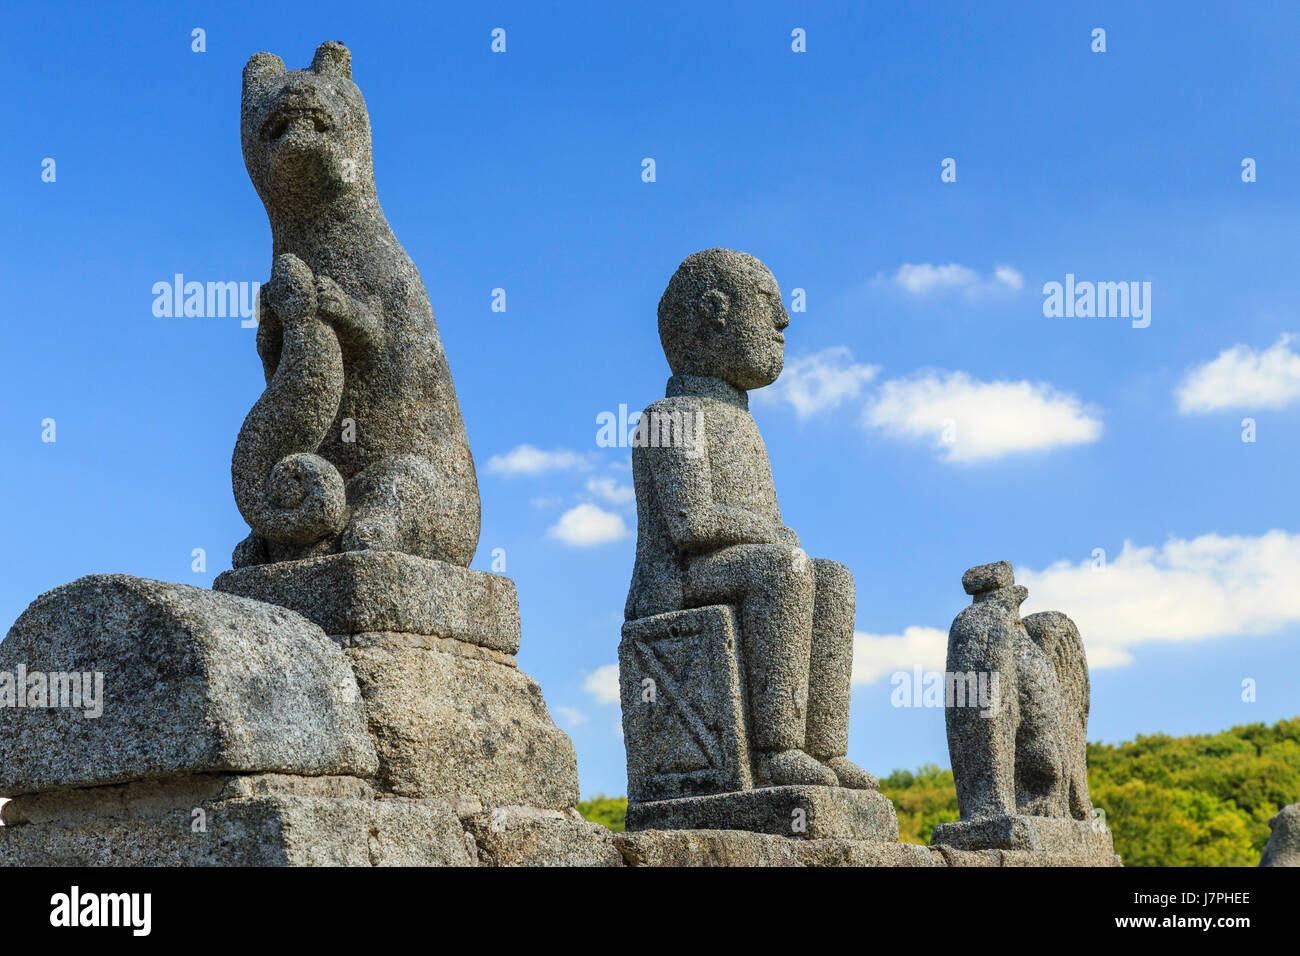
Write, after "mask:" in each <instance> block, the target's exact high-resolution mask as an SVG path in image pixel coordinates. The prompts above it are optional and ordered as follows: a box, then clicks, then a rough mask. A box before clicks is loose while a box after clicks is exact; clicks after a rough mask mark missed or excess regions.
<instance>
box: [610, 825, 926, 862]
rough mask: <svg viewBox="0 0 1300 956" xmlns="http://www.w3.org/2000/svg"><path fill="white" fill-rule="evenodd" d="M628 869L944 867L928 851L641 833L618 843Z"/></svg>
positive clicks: (762, 836) (733, 835) (911, 846)
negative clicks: (648, 867) (678, 867)
mask: <svg viewBox="0 0 1300 956" xmlns="http://www.w3.org/2000/svg"><path fill="white" fill-rule="evenodd" d="M614 844H615V845H616V846H617V847H618V850H619V852H620V853H622V854H623V859H624V860H625V861H627V864H628V866H704V867H708V866H727V867H737V866H765V867H766V866H776V867H784V866H942V865H943V863H942V862H937V861H936V858H935V856H934V854H932V853H931V852H930V849H929V848H928V847H923V846H919V845H918V844H915V843H882V842H879V841H862V840H792V839H790V838H789V837H783V836H774V835H772V834H768V833H746V832H744V831H742V830H641V831H638V832H635V833H620V834H618V835H617V836H615V838H614Z"/></svg>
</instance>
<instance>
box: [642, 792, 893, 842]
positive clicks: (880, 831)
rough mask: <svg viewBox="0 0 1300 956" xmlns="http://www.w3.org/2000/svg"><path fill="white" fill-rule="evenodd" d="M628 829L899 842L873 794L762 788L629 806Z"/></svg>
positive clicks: (884, 803) (888, 812)
mask: <svg viewBox="0 0 1300 956" xmlns="http://www.w3.org/2000/svg"><path fill="white" fill-rule="evenodd" d="M627 829H628V830H629V831H637V830H752V831H754V832H756V833H770V834H773V835H776V836H783V837H792V838H795V839H801V840H826V839H839V840H870V841H885V842H889V843H893V842H895V841H896V840H897V839H898V815H897V814H896V813H895V811H894V805H893V804H892V803H891V802H890V800H889V798H888V797H886V796H885V795H884V794H882V793H880V792H879V791H877V790H849V789H847V788H845V787H762V788H760V789H757V790H742V791H738V792H735V793H719V794H711V795H708V796H700V797H682V798H679V799H676V800H656V801H652V802H649V803H629V804H628V808H627Z"/></svg>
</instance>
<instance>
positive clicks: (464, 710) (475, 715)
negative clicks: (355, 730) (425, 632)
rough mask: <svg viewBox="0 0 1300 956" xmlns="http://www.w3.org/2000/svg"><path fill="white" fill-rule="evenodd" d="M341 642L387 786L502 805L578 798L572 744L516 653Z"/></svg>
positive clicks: (372, 638)
mask: <svg viewBox="0 0 1300 956" xmlns="http://www.w3.org/2000/svg"><path fill="white" fill-rule="evenodd" d="M346 643H347V644H348V646H347V647H346V648H345V651H344V653H345V654H346V655H347V656H348V658H349V659H350V661H351V663H352V667H353V669H354V671H355V673H356V677H357V682H358V683H359V684H360V687H361V694H362V697H363V698H364V700H365V707H366V715H367V718H368V720H369V723H370V731H371V733H372V734H373V736H374V739H375V744H376V749H377V751H378V754H379V773H378V776H377V780H378V783H379V786H380V787H381V788H382V789H383V790H386V791H388V792H391V793H395V794H399V795H401V796H407V797H442V798H445V799H447V800H450V801H452V802H455V801H457V800H459V799H461V798H464V797H474V798H477V799H478V800H480V801H481V802H482V803H484V804H488V805H502V806H514V805H524V804H527V805H532V806H536V807H542V808H551V809H566V808H571V807H573V806H574V805H575V804H576V803H577V799H578V764H577V757H576V756H575V754H574V750H573V742H572V741H571V740H569V737H568V735H567V734H565V733H564V732H563V731H562V730H560V729H559V728H558V727H556V726H555V723H554V721H552V719H551V715H550V713H549V712H548V711H547V709H546V702H545V700H543V698H542V691H541V688H540V687H538V686H537V682H536V681H534V680H533V679H532V678H530V677H529V676H528V675H527V674H524V673H523V672H521V671H520V670H519V668H518V667H516V666H515V665H514V659H513V658H512V657H509V656H508V655H504V654H500V653H496V652H489V651H485V650H484V649H483V648H480V647H477V646H474V645H466V644H462V643H460V642H458V641H454V640H449V639H442V640H436V641H425V642H420V641H417V640H413V639H412V638H410V636H408V635H390V634H370V635H356V636H354V637H352V638H349V639H348V640H347V641H346Z"/></svg>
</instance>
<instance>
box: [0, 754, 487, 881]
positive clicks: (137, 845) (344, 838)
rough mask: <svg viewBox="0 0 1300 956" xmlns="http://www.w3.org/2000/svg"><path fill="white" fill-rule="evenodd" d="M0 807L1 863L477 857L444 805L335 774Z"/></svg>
mask: <svg viewBox="0 0 1300 956" xmlns="http://www.w3.org/2000/svg"><path fill="white" fill-rule="evenodd" d="M14 804H23V806H22V807H20V808H19V812H18V813H17V814H16V815H14V814H10V813H9V811H10V810H11V809H12V808H13V806H14ZM5 810H6V816H7V817H10V824H9V825H6V826H5V827H3V828H0V866H471V865H473V863H474V861H473V858H472V857H471V855H470V841H468V840H467V839H466V835H465V832H464V830H462V828H461V826H460V822H459V820H458V819H457V817H456V814H455V812H454V810H453V809H452V808H451V807H450V806H448V805H446V804H443V803H438V802H434V801H424V800H404V799H383V800H376V799H375V798H374V794H373V792H372V791H370V790H369V787H368V785H367V784H366V783H365V782H364V781H360V780H355V779H353V780H348V779H346V778H339V777H333V778H305V777H298V778H294V777H288V776H267V777H260V776H253V777H229V776H221V775H195V776H192V777H181V778H173V779H170V780H166V781H149V782H146V783H135V784H127V785H123V786H112V787H96V788H94V789H90V790H78V791H65V792H63V793H59V794H42V795H39V796H38V797H24V798H20V799H18V800H15V801H13V802H12V803H11V804H9V805H6V807H5ZM20 818H21V819H20Z"/></svg>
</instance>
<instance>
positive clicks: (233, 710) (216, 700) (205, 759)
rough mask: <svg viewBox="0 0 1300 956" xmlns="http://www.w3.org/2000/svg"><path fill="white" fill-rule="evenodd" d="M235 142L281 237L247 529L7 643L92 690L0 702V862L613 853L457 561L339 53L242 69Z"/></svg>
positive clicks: (446, 462) (535, 857) (25, 659)
mask: <svg viewBox="0 0 1300 956" xmlns="http://www.w3.org/2000/svg"><path fill="white" fill-rule="evenodd" d="M243 134H244V137H243V138H244V155H245V159H246V162H247V165H248V170H249V173H250V175H251V176H252V179H253V182H254V184H255V185H256V186H257V189H258V192H259V193H260V194H261V196H262V200H263V202H264V203H265V205H266V209H267V214H268V216H269V217H270V220H271V230H272V235H273V239H274V245H275V265H274V266H273V270H272V279H271V282H270V284H269V286H268V288H267V294H266V298H265V302H264V308H263V309H262V313H261V323H260V325H259V328H258V351H259V353H260V355H261V357H262V360H263V364H264V366H265V371H266V375H267V379H268V385H267V388H266V392H265V393H264V394H263V395H262V397H261V399H260V400H259V401H258V402H257V404H256V405H255V406H254V408H253V410H252V412H251V413H250V414H249V416H248V419H247V421H246V422H245V423H244V427H243V430H242V431H241V432H240V435H239V439H238V442H237V444H236V448H235V454H234V463H233V475H234V487H235V497H236V501H237V503H238V505H239V507H240V510H241V512H242V513H243V514H244V516H245V517H246V518H247V519H248V521H249V524H250V525H251V526H252V528H253V534H252V535H250V536H249V538H248V539H247V540H246V541H245V542H244V543H243V544H241V545H240V546H239V547H237V548H236V551H235V560H234V564H235V567H234V568H233V569H232V570H230V571H227V572H225V573H224V574H221V575H219V576H218V578H217V580H216V582H215V583H214V590H213V591H205V590H202V589H200V588H194V587H187V586H184V585H174V584H167V583H164V582H158V581H147V580H144V579H141V578H132V577H128V576H126V575H95V576H91V577H87V578H82V579H80V580H78V581H75V582H73V583H72V584H69V585H66V586H64V587H62V588H57V589H55V590H54V591H51V592H50V593H48V594H45V595H42V596H41V597H40V598H39V599H38V600H37V601H36V602H35V603H34V604H33V605H32V606H31V607H30V608H28V610H27V611H26V612H25V613H24V614H23V616H22V617H21V618H20V619H19V621H18V623H17V624H15V625H14V628H13V630H11V631H10V633H9V636H8V637H7V638H6V640H5V641H4V642H3V643H0V673H5V672H13V671H18V672H21V673H24V674H25V673H29V672H31V673H39V674H51V675H53V674H62V673H64V672H66V671H69V670H74V671H77V672H82V671H84V672H86V674H88V675H89V676H90V677H92V678H94V679H95V680H101V679H102V683H103V686H104V688H105V693H104V695H102V696H107V698H108V705H107V706H105V707H104V709H103V714H102V715H96V716H87V715H86V712H85V709H84V708H83V709H81V710H77V709H67V708H40V709H37V708H31V707H24V708H21V709H20V708H0V793H3V794H4V795H5V796H11V797H13V798H14V799H13V800H11V801H10V802H8V803H6V804H5V805H4V811H3V816H4V822H5V824H6V825H5V826H4V827H3V828H0V865H5V864H43V865H49V864H65V863H66V864H75V865H90V864H102V863H123V864H153V865H156V864H168V865H205V864H224V865H359V866H366V865H378V864H397V865H410V864H422V865H430V864H455V865H474V864H484V865H509V864H569V865H580V866H603V865H609V866H619V865H622V863H623V857H622V856H621V854H620V853H619V851H618V849H617V848H616V847H615V845H614V839H613V834H612V833H610V831H609V830H607V829H605V828H603V827H600V826H598V825H596V824H590V823H587V822H586V821H584V820H583V819H582V817H581V816H580V815H579V814H578V812H577V810H576V803H577V799H578V768H577V761H576V757H575V754H574V750H573V744H572V742H571V741H570V740H569V738H568V737H567V736H566V735H565V734H564V733H562V732H561V731H560V730H559V729H558V728H556V726H555V724H554V722H553V721H552V720H551V716H550V714H549V712H548V711H547V708H546V703H545V701H544V700H543V698H542V694H541V689H540V688H539V687H538V686H537V684H536V683H535V682H534V681H533V680H532V679H531V678H529V677H528V675H527V674H524V673H523V672H522V671H520V669H519V667H518V664H517V663H516V660H515V654H516V652H517V651H518V650H519V644H520V637H521V633H520V622H519V605H518V599H517V597H516V592H515V586H514V582H513V581H511V580H510V579H509V578H505V577H502V576H500V575H495V574H487V573H484V572H481V571H474V570H470V569H469V568H468V567H467V565H468V564H469V562H470V560H471V559H472V558H473V555H474V550H475V547H476V544H477V538H478V532H479V498H478V489H477V485H476V483H475V477H474V466H473V461H472V459H471V457H470V451H469V445H468V442H467V441H466V437H465V429H464V426H463V424H462V423H461V417H460V409H459V406H458V403H457V399H456V393H455V390H454V389H453V387H452V382H451V376H450V374H449V372H448V370H447V361H446V358H445V357H444V355H443V352H442V347H441V345H440V344H439V341H438V333H437V329H436V327H435V326H434V322H433V314H432V312H431V311H430V309H429V304H428V300H427V297H426V295H425V291H424V286H423V284H422V283H421V281H420V276H419V273H418V272H416V270H415V267H414V266H413V265H412V264H411V262H410V260H409V259H408V258H407V257H406V255H405V253H404V252H403V251H402V249H401V246H399V245H398V243H397V240H396V239H395V238H394V237H393V235H392V232H391V231H390V230H389V229H388V226H387V224H386V223H385V221H384V217H383V213H382V212H381V211H380V209H379V205H378V202H377V201H376V199H375V190H374V180H373V177H372V174H371V165H370V134H369V126H368V121H367V119H366V110H365V104H364V103H363V101H362V99H361V94H360V93H359V92H358V90H357V88H356V86H355V85H354V84H353V82H352V80H351V76H350V56H349V54H348V51H347V50H346V49H345V48H344V47H343V46H341V45H340V44H337V43H326V44H323V45H322V46H321V47H320V48H319V49H318V50H317V51H316V57H315V60H314V61H313V63H312V67H311V69H309V70H294V71H291V72H285V69H284V64H283V63H282V62H281V61H280V59H279V58H278V57H276V56H273V55H271V54H269V53H259V54H257V55H255V56H254V57H253V58H252V59H251V60H250V61H249V63H248V66H247V67H246V68H245V71H244V90H243ZM352 438H355V441H352V440H351V439H352ZM222 592H224V593H222ZM93 686H98V685H93ZM102 696H101V698H100V699H102ZM92 713H93V712H92Z"/></svg>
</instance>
